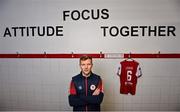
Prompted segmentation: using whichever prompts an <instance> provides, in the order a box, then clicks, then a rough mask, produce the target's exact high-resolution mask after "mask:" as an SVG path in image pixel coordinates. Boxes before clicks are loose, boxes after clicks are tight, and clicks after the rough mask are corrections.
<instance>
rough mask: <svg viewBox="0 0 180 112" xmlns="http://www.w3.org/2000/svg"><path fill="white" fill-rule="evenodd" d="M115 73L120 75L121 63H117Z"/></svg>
mask: <svg viewBox="0 0 180 112" xmlns="http://www.w3.org/2000/svg"><path fill="white" fill-rule="evenodd" d="M116 75H118V76H120V75H121V64H119V65H118V68H117V71H116Z"/></svg>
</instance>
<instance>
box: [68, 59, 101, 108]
mask: <svg viewBox="0 0 180 112" xmlns="http://www.w3.org/2000/svg"><path fill="white" fill-rule="evenodd" d="M79 65H80V68H81V72H80V74H78V75H76V76H74V77H72V80H71V84H70V90H69V97H68V98H69V104H70V106H73V111H100V104H101V102H102V100H103V97H104V93H103V84H102V79H101V77H100V76H98V75H96V74H94V73H92V71H91V70H92V66H93V63H92V58H91V57H89V56H82V57H81V58H80V61H79Z"/></svg>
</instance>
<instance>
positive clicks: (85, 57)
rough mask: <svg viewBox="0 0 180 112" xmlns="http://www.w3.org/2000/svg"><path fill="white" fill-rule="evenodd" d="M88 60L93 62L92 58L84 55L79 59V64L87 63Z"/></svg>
mask: <svg viewBox="0 0 180 112" xmlns="http://www.w3.org/2000/svg"><path fill="white" fill-rule="evenodd" d="M87 59H90V60H91V62H92V57H91V56H88V55H83V56H81V57H80V59H79V64H81V61H85V60H87Z"/></svg>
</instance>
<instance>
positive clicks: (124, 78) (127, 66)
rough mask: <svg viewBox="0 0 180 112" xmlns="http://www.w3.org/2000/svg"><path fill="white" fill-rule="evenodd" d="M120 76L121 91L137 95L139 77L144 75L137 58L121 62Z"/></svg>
mask: <svg viewBox="0 0 180 112" xmlns="http://www.w3.org/2000/svg"><path fill="white" fill-rule="evenodd" d="M118 75H119V76H120V83H121V84H120V85H121V86H120V93H122V94H128V93H131V94H132V95H135V93H136V84H137V78H138V77H140V76H141V75H142V72H141V68H140V66H139V63H138V62H137V61H135V60H129V61H128V60H124V61H122V62H120V67H119V69H118Z"/></svg>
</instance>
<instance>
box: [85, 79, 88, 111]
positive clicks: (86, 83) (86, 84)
mask: <svg viewBox="0 0 180 112" xmlns="http://www.w3.org/2000/svg"><path fill="white" fill-rule="evenodd" d="M85 86H86V96H87V95H88V94H87V93H88V82H87V77H86V79H85ZM87 111H88V107H87V105H86V112H87Z"/></svg>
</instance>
